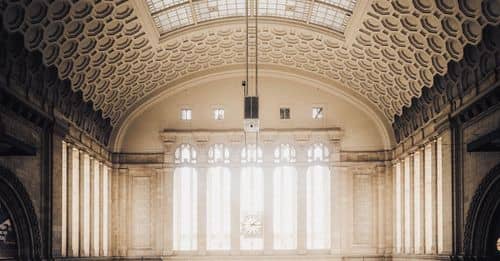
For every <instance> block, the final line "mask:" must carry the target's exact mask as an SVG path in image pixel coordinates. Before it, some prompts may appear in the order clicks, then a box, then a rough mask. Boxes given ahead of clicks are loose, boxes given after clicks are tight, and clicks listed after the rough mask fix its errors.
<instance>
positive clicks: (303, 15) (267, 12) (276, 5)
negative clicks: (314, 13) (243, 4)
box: [259, 0, 311, 21]
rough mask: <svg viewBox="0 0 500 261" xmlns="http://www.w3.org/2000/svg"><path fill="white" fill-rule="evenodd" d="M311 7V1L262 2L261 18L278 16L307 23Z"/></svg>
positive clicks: (281, 0)
mask: <svg viewBox="0 0 500 261" xmlns="http://www.w3.org/2000/svg"><path fill="white" fill-rule="evenodd" d="M310 5H311V1H309V0H261V1H259V16H278V17H286V18H290V19H297V20H302V21H305V20H306V19H307V15H308V12H309V8H310Z"/></svg>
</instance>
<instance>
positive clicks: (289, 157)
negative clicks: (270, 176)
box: [274, 143, 296, 163]
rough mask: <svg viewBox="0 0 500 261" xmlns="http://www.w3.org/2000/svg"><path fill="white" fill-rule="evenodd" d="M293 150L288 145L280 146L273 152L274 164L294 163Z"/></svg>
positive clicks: (294, 155) (294, 154) (294, 153)
mask: <svg viewBox="0 0 500 261" xmlns="http://www.w3.org/2000/svg"><path fill="white" fill-rule="evenodd" d="M295 162H296V152H295V148H294V147H293V146H292V145H290V144H288V143H287V144H280V145H279V146H278V147H277V148H276V149H275V150H274V163H295Z"/></svg>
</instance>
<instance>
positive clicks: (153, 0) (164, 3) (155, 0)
mask: <svg viewBox="0 0 500 261" xmlns="http://www.w3.org/2000/svg"><path fill="white" fill-rule="evenodd" d="M187 2H189V1H187V0H146V4H147V5H148V7H149V11H150V12H151V13H156V12H158V11H161V10H164V9H166V8H169V7H171V6H174V5H177V4H182V3H187Z"/></svg>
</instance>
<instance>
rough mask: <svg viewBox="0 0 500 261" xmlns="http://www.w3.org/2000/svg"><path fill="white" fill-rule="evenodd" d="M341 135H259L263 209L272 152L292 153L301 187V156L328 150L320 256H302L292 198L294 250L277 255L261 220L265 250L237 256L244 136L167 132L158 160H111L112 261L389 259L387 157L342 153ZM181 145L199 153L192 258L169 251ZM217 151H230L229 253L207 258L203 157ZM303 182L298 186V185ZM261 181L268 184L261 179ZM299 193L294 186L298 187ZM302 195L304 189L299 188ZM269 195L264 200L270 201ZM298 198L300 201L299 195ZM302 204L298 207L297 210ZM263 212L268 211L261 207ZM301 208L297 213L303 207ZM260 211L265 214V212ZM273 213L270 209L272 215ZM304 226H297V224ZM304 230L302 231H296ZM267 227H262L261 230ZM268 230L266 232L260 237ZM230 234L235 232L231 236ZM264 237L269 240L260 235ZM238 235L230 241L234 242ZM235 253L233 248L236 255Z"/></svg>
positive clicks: (302, 244) (314, 132)
mask: <svg viewBox="0 0 500 261" xmlns="http://www.w3.org/2000/svg"><path fill="white" fill-rule="evenodd" d="M341 133H342V132H341V131H340V130H339V129H332V130H301V131H298V132H296V133H294V132H293V131H292V130H289V131H282V132H280V131H274V132H272V133H267V132H266V131H263V132H261V133H260V140H261V142H260V143H259V145H260V146H261V147H262V150H263V154H264V157H263V162H262V163H261V165H262V167H263V170H264V176H265V177H269V178H271V179H270V180H268V181H266V184H271V185H269V186H268V185H265V192H264V194H265V195H267V196H266V197H265V199H266V202H272V200H271V199H272V195H273V194H272V171H273V170H274V166H275V165H274V161H273V151H274V149H275V148H276V146H278V145H279V144H280V143H290V144H292V145H294V146H295V147H296V150H297V162H296V163H294V166H295V165H296V169H297V171H298V184H302V185H303V186H305V181H306V180H305V177H306V170H307V166H308V163H307V149H308V148H309V146H310V145H311V144H313V143H315V142H316V143H317V142H323V143H324V144H326V145H327V146H328V148H329V149H330V152H331V154H330V155H329V163H328V166H329V169H330V171H331V173H332V174H331V204H332V209H331V213H332V214H331V234H330V235H331V247H330V248H329V249H326V250H317V251H316V250H307V249H306V245H305V242H306V241H305V240H306V239H305V233H306V231H305V209H303V211H302V212H301V211H300V208H301V206H302V207H305V198H301V196H300V195H301V192H300V188H299V193H298V195H299V198H298V203H297V204H298V205H297V206H298V208H299V213H303V214H299V215H298V238H297V240H298V241H297V249H296V250H290V251H281V252H280V251H275V250H273V244H272V237H273V235H272V232H271V230H270V227H269V226H270V225H271V224H272V223H271V220H267V219H266V218H264V221H263V222H264V235H263V238H264V247H263V249H262V251H257V252H255V253H253V254H250V256H248V255H249V254H248V253H246V252H245V251H243V250H239V247H238V246H239V223H240V221H239V211H240V210H239V209H240V207H239V201H238V198H239V186H240V185H239V182H238V180H239V179H238V176H239V173H240V165H241V164H240V162H241V158H240V151H241V149H242V148H243V146H244V139H243V134H242V132H234V131H233V132H231V133H228V132H218V131H203V132H191V131H166V132H163V133H162V137H163V140H164V145H163V146H164V148H165V149H164V153H163V157H159V154H151V155H146V154H140V153H139V154H133V153H127V154H119V153H117V154H115V155H114V156H113V158H114V159H115V160H117V161H118V162H119V163H117V164H115V165H114V166H113V168H114V169H113V178H112V181H113V185H112V192H113V196H112V205H113V206H112V209H113V213H114V214H113V217H112V224H113V229H112V231H113V233H112V238H113V240H112V242H113V244H112V251H113V255H115V256H135V257H139V256H169V257H172V258H175V259H179V260H183V259H189V260H193V259H194V260H197V259H203V260H207V259H219V258H227V257H228V256H231V259H238V260H240V259H241V260H254V259H255V260H256V259H259V258H256V257H252V256H255V255H256V254H257V255H259V256H261V257H260V258H264V259H265V258H266V257H267V258H272V257H274V258H280V259H284V260H287V259H301V258H304V259H307V260H310V259H319V260H336V259H340V258H342V257H343V258H346V259H351V258H353V259H354V258H356V257H365V259H366V260H368V259H373V260H378V259H381V258H383V257H384V256H389V255H390V254H391V253H392V221H391V218H392V217H391V214H390V213H392V205H391V203H390V202H392V189H391V187H392V173H391V171H390V168H389V166H390V165H388V163H389V161H388V160H389V157H390V153H388V152H385V151H377V152H367V151H360V152H354V151H341V150H340V146H339V145H340V139H341V136H342V135H341ZM183 143H188V144H193V145H194V146H195V147H196V148H197V155H198V158H197V165H196V166H198V167H197V171H198V182H199V184H198V190H199V193H198V194H199V199H198V202H199V205H198V226H199V227H198V231H199V233H198V247H197V250H195V251H176V250H174V249H173V241H172V240H173V238H172V234H173V226H174V224H173V223H172V221H173V211H172V209H173V205H172V204H173V197H172V190H173V173H174V170H175V168H176V166H177V165H176V163H175V162H174V152H175V149H176V148H177V147H178V146H179V145H180V144H183ZM215 143H222V144H225V145H227V146H229V148H230V149H231V154H230V155H231V156H230V162H231V163H229V165H228V167H229V169H230V170H231V180H233V179H234V180H236V181H232V185H231V187H232V191H233V194H231V199H232V202H233V203H231V204H232V205H231V209H232V210H231V220H232V221H231V222H232V225H231V230H232V231H233V232H232V235H233V236H232V238H231V242H232V243H231V245H232V247H231V250H229V251H209V250H207V246H206V239H205V237H204V235H205V232H204V231H205V229H206V227H205V226H206V225H205V216H204V214H203V213H206V212H205V211H206V209H205V208H204V205H205V204H202V202H204V200H205V194H204V190H203V189H204V186H205V185H203V184H204V183H203V182H204V181H203V180H204V178H203V177H204V176H205V173H206V171H205V169H206V168H208V167H209V165H208V163H207V160H208V158H207V155H206V154H207V152H208V149H209V148H210V146H211V145H213V144H215ZM302 177H303V180H302ZM265 179H267V178H265ZM299 187H300V186H299ZM304 190H305V187H304ZM269 193H270V194H269ZM303 197H305V196H304V195H303ZM301 202H303V203H301ZM264 204H265V205H266V204H267V203H264ZM301 204H302V205H301ZM265 208H266V207H265ZM271 209H272V208H271ZM266 220H267V221H266ZM301 220H302V221H301ZM301 222H304V223H303V224H304V225H301V224H302V223H301ZM266 224H267V225H266ZM266 228H267V229H266ZM234 231H236V232H234ZM266 231H267V232H266ZM234 235H236V236H234ZM234 246H236V247H234Z"/></svg>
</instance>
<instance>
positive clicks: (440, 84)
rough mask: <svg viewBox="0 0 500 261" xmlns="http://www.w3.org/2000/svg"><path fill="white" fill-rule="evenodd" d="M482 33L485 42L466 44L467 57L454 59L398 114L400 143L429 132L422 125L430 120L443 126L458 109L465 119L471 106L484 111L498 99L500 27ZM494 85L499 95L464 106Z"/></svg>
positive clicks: (460, 115) (396, 123)
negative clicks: (444, 71) (443, 73)
mask: <svg viewBox="0 0 500 261" xmlns="http://www.w3.org/2000/svg"><path fill="white" fill-rule="evenodd" d="M482 35H483V39H482V42H481V43H479V44H478V45H476V46H471V45H468V46H466V47H465V49H464V56H463V59H462V60H460V61H458V62H455V61H452V62H450V63H449V64H448V73H446V74H445V75H443V76H436V77H434V85H433V86H432V87H431V88H426V89H425V90H424V91H423V92H422V96H420V97H419V98H413V99H412V102H411V104H412V105H411V106H410V107H407V108H404V109H403V113H402V114H401V116H396V117H395V120H394V123H393V125H392V126H393V129H394V133H395V137H396V141H397V142H398V143H399V142H403V141H404V140H405V139H407V138H408V137H410V136H412V135H415V134H418V132H420V131H424V132H426V131H425V129H422V127H425V126H428V125H429V124H430V125H432V124H436V125H435V126H434V125H433V126H432V128H433V129H434V130H433V131H435V130H436V129H440V126H441V125H442V124H443V123H445V121H447V120H448V118H449V117H452V116H454V114H455V113H457V112H459V116H458V119H459V120H460V121H464V120H467V119H468V118H470V117H469V116H470V115H471V114H470V112H471V110H472V111H476V110H479V111H483V110H485V108H483V107H484V106H486V107H489V106H491V105H492V104H495V102H498V99H497V97H498V95H496V92H498V82H499V81H500V60H498V58H497V57H499V55H500V41H499V39H500V27H498V26H496V27H492V26H488V27H486V28H485V29H484V30H483V33H482ZM490 89H494V93H495V95H493V96H492V97H486V99H487V101H485V102H483V103H480V104H479V105H478V106H473V107H470V108H471V110H463V109H464V108H467V107H468V106H469V105H470V103H471V102H472V101H474V100H475V99H476V97H477V96H480V95H481V94H483V93H486V92H487V91H488V90H490ZM488 96H489V95H488ZM491 102H493V103H491ZM488 105H489V106H488ZM445 125H446V124H445ZM425 135H426V134H425V133H424V136H425Z"/></svg>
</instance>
